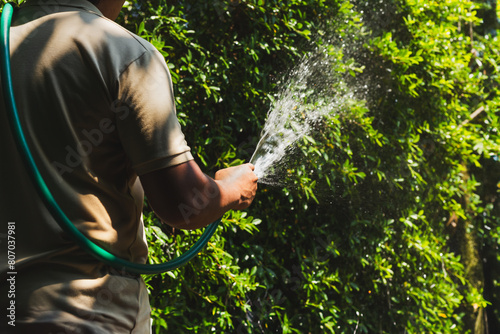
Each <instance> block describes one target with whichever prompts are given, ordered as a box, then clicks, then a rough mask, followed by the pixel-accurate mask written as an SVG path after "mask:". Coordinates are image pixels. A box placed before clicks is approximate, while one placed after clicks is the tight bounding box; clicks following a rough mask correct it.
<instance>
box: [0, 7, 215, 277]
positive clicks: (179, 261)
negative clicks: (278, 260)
mask: <svg viewBox="0 0 500 334" xmlns="http://www.w3.org/2000/svg"><path fill="white" fill-rule="evenodd" d="M13 13H14V7H13V6H12V4H10V3H7V4H5V5H4V7H3V10H2V16H1V19H0V48H1V50H0V77H1V78H0V79H1V83H2V91H3V96H4V101H5V106H6V109H7V113H8V118H9V124H10V128H11V129H12V133H13V135H14V139H15V142H16V145H17V148H18V150H19V152H20V153H21V156H22V158H23V160H24V162H25V165H26V168H27V170H28V174H30V176H31V178H32V180H33V183H34V185H35V188H36V190H37V191H38V193H39V195H40V197H41V198H42V200H43V202H44V203H45V205H46V207H47V208H48V210H49V211H50V212H51V214H52V216H53V217H54V219H55V220H56V221H57V222H58V224H59V226H60V227H61V228H62V229H63V230H64V231H65V232H66V233H67V234H69V235H70V236H71V237H72V238H73V239H74V241H75V242H76V243H77V244H78V245H79V246H80V247H82V248H83V249H84V250H85V251H87V252H88V253H90V254H91V255H93V256H94V257H95V258H97V259H98V260H99V261H101V262H103V263H106V264H108V265H110V266H112V267H114V268H116V269H118V270H123V271H126V272H129V273H135V274H158V273H162V272H166V271H169V270H173V269H176V268H178V267H180V266H182V265H183V264H185V263H186V262H188V261H189V260H191V259H192V258H193V257H194V256H196V254H198V253H199V252H200V251H201V249H202V248H203V247H204V246H205V245H206V244H207V243H208V240H209V239H210V238H211V237H212V235H213V234H214V232H215V230H216V229H217V227H218V225H219V224H220V221H221V219H218V220H216V221H215V222H213V223H212V224H210V225H209V226H207V227H206V228H205V231H204V232H203V234H202V235H201V237H200V238H199V239H198V241H197V242H196V243H195V244H194V245H193V246H192V247H191V248H190V249H189V250H188V251H186V252H185V253H184V254H182V255H181V256H179V257H177V258H175V259H173V260H170V261H168V262H165V263H162V264H141V263H134V262H130V261H127V260H124V259H122V258H119V257H117V256H115V255H113V254H111V253H109V252H108V251H106V250H104V249H102V248H101V247H99V246H98V245H96V244H95V243H93V242H92V241H90V240H89V239H88V238H87V237H86V236H85V235H84V234H83V233H82V232H80V231H79V230H78V229H77V228H76V227H75V225H74V224H73V223H72V222H71V221H70V220H69V218H68V217H67V216H66V214H65V213H64V212H63V211H62V209H61V208H60V207H59V205H58V204H57V202H56V201H55V199H54V197H53V196H52V193H51V192H50V190H49V188H48V187H47V184H46V183H45V181H44V180H43V178H42V176H41V174H40V172H39V170H38V168H37V166H36V164H35V160H34V159H33V156H32V154H31V152H30V150H29V147H28V143H27V141H26V137H25V136H24V132H23V129H22V127H21V122H20V120H19V113H18V110H17V107H16V102H15V97H14V90H13V87H12V73H11V69H10V26H11V22H12V15H13Z"/></svg>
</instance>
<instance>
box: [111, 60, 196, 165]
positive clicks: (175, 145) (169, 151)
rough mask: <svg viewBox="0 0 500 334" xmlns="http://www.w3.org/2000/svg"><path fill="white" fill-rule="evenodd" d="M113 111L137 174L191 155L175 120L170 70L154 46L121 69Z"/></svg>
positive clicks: (175, 163)
mask: <svg viewBox="0 0 500 334" xmlns="http://www.w3.org/2000/svg"><path fill="white" fill-rule="evenodd" d="M114 112H115V114H116V115H115V117H116V124H117V128H118V133H119V136H120V140H121V142H122V145H123V149H124V150H125V153H126V154H127V155H128V157H129V158H130V160H131V161H132V168H133V169H134V170H135V172H136V173H137V174H138V175H143V174H146V173H149V172H152V171H154V170H158V169H161V168H165V167H170V166H174V165H178V164H181V163H184V162H186V161H189V160H192V159H193V157H192V155H191V150H190V148H189V146H188V145H187V143H186V140H185V138H184V134H183V133H182V130H181V127H180V124H179V121H178V120H177V116H176V110H175V100H174V94H173V88H172V80H171V77H170V72H169V70H168V67H167V64H166V63H165V60H164V59H163V57H162V56H161V54H160V53H159V52H157V51H156V50H148V51H145V52H144V53H143V54H142V55H141V56H140V57H139V58H138V59H136V60H135V61H133V62H132V63H131V64H130V65H128V66H127V68H126V69H125V70H124V71H123V72H122V73H121V75H120V77H119V88H118V104H117V105H116V107H115V109H114Z"/></svg>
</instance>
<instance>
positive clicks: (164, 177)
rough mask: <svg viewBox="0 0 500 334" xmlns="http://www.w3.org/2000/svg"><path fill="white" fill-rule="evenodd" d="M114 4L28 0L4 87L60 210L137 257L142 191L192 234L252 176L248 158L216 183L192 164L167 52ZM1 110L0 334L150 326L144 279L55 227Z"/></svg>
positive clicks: (246, 198)
mask: <svg viewBox="0 0 500 334" xmlns="http://www.w3.org/2000/svg"><path fill="white" fill-rule="evenodd" d="M123 3H124V1H122V0H100V1H87V0H31V1H30V0H28V1H27V3H26V4H25V6H23V7H22V8H21V9H20V10H19V11H18V12H17V13H16V15H15V18H14V20H13V27H12V29H11V57H12V68H13V76H14V78H13V83H14V90H15V94H16V100H17V104H18V109H19V111H20V114H21V116H20V117H21V122H22V125H23V128H24V131H25V133H26V135H27V138H28V144H29V147H30V148H31V150H32V152H33V154H34V158H35V161H36V163H37V165H38V168H39V169H40V171H41V174H42V176H43V178H44V180H45V182H46V183H47V184H48V187H49V188H50V190H51V192H52V194H53V195H54V197H55V199H56V201H57V202H58V203H59V205H60V206H61V207H62V209H63V211H65V213H66V215H67V216H68V217H69V218H70V219H71V221H72V222H73V223H74V224H75V226H76V227H77V228H78V229H79V230H80V231H82V232H83V233H84V234H85V235H86V236H88V237H89V238H90V239H91V240H93V241H94V242H95V243H97V244H99V245H100V246H101V247H103V248H105V249H107V250H109V251H110V252H112V253H113V254H115V255H117V256H119V257H122V258H124V259H127V260H130V261H134V262H141V263H144V262H145V261H146V258H147V247H146V241H145V238H144V226H143V225H142V221H141V213H142V203H143V199H144V192H145V193H146V197H147V199H148V201H149V203H150V204H151V207H152V208H153V210H154V211H155V212H156V214H157V215H158V216H159V217H160V218H161V219H162V220H163V221H164V222H166V223H167V224H169V225H171V226H174V227H176V228H183V229H196V228H201V227H204V226H206V225H208V224H209V223H211V222H213V221H214V220H216V219H217V218H219V217H220V216H222V215H223V214H224V212H226V211H227V210H230V209H245V208H247V207H248V206H249V205H250V203H251V202H252V200H253V198H254V196H255V192H256V189H257V177H256V176H255V175H254V173H253V166H252V165H250V164H246V165H242V166H238V167H234V168H228V169H223V170H220V171H218V172H217V173H216V175H215V179H212V178H210V177H208V176H206V175H205V174H203V173H202V172H201V170H200V168H199V167H198V165H197V164H196V163H195V162H194V161H193V158H192V156H191V153H190V149H189V147H188V146H187V143H186V141H185V139H184V135H183V134H182V132H181V129H180V126H179V123H178V121H177V118H176V116H175V106H174V97H173V92H172V86H171V81H170V75H169V72H168V68H167V66H166V64H165V62H164V60H163V58H162V57H161V55H160V54H159V53H158V52H157V51H156V50H155V49H154V47H153V46H152V45H151V44H150V43H148V42H146V41H144V40H143V39H141V38H139V37H137V36H136V35H134V34H132V33H130V32H128V31H126V30H125V29H123V28H121V27H120V26H118V25H117V24H115V23H114V22H113V21H114V20H115V19H116V17H117V16H118V14H119V12H120V9H121V7H122V6H123ZM0 108H1V109H0V136H1V139H0V152H1V154H2V162H1V164H0V171H1V181H0V182H1V183H0V219H1V225H0V226H2V230H0V249H1V252H0V257H1V259H0V269H1V272H2V278H1V281H0V286H1V291H0V293H1V295H0V300H1V305H0V306H1V308H2V310H4V312H6V314H5V315H4V316H3V317H1V318H0V321H1V323H0V332H1V333H148V332H149V331H150V319H149V318H150V314H149V312H150V310H149V303H148V296H147V291H146V288H145V286H144V282H143V281H142V279H141V277H139V276H138V275H128V274H124V273H120V272H118V271H116V270H114V269H112V268H110V267H109V266H107V265H104V264H102V263H99V262H97V261H96V260H95V259H94V258H92V257H91V256H90V255H88V254H86V253H85V252H83V251H82V250H81V249H80V248H78V247H77V246H75V244H74V243H73V242H72V241H71V239H70V238H69V237H68V236H67V235H66V234H65V233H63V232H62V231H61V229H60V228H59V226H58V225H57V224H56V222H55V221H54V219H53V218H52V216H51V215H50V213H49V212H48V211H47V209H46V208H45V207H44V205H43V203H42V202H41V200H40V198H39V196H38V195H37V193H36V192H35V190H34V187H33V185H32V183H31V182H30V180H29V177H28V173H27V171H26V169H25V168H24V165H23V163H22V161H21V158H20V155H19V153H18V152H17V150H16V149H15V147H14V142H13V137H12V134H11V131H10V129H9V128H8V125H7V120H6V111H5V110H4V109H5V108H4V107H3V103H1V107H0ZM139 180H140V182H139ZM141 184H142V186H141ZM143 189H144V192H143ZM8 236H10V237H15V240H14V239H12V238H7V237H8ZM8 250H9V251H10V252H8ZM12 258H15V260H16V262H15V265H14V266H12V261H11V262H8V260H12Z"/></svg>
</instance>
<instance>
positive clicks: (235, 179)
mask: <svg viewBox="0 0 500 334" xmlns="http://www.w3.org/2000/svg"><path fill="white" fill-rule="evenodd" d="M254 169H255V166H254V165H252V164H244V165H240V166H235V167H229V168H225V169H221V170H219V171H217V173H215V180H216V182H218V183H219V185H220V186H221V187H222V188H225V191H226V192H228V193H231V195H232V197H234V200H235V202H234V207H232V208H231V209H233V210H243V209H246V208H248V207H249V206H250V204H252V201H253V199H254V198H255V194H256V192H257V180H258V178H257V175H255V173H254V172H253V171H254Z"/></svg>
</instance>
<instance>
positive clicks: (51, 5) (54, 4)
mask: <svg viewBox="0 0 500 334" xmlns="http://www.w3.org/2000/svg"><path fill="white" fill-rule="evenodd" d="M22 6H37V7H41V8H42V10H43V11H45V12H47V13H55V12H58V11H59V10H58V9H59V7H65V8H68V7H72V8H75V9H83V10H85V11H89V12H93V13H96V14H98V15H100V16H103V15H102V13H101V11H100V10H99V9H98V8H97V7H96V6H95V5H94V4H93V3H91V2H90V1H87V0H27V1H26V3H25V4H24V5H22Z"/></svg>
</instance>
